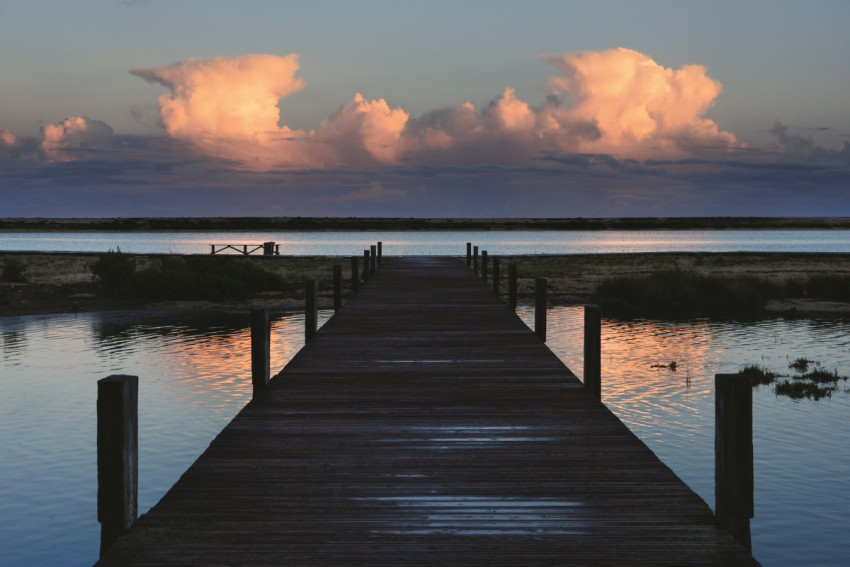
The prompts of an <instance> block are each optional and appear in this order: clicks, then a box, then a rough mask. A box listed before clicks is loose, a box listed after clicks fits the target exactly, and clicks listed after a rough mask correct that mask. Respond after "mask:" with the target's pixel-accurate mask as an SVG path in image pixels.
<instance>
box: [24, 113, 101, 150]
mask: <svg viewBox="0 0 850 567" xmlns="http://www.w3.org/2000/svg"><path fill="white" fill-rule="evenodd" d="M112 133H113V130H112V127H110V126H109V125H108V124H107V123H106V122H103V121H101V120H92V119H91V118H87V117H85V116H69V117H68V118H66V119H65V120H63V121H62V122H60V123H59V124H48V125H46V126H44V127H42V129H41V134H42V140H41V144H40V146H39V148H40V149H41V151H42V152H43V154H44V157H45V159H46V160H47V161H72V160H75V159H78V158H80V157H86V156H87V154H88V152H87V150H95V149H104V148H108V147H110V146H111V144H112Z"/></svg>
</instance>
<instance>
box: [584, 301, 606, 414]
mask: <svg viewBox="0 0 850 567" xmlns="http://www.w3.org/2000/svg"><path fill="white" fill-rule="evenodd" d="M584 387H585V388H587V391H588V392H590V393H591V394H593V396H594V397H595V398H597V399H601V398H602V317H601V315H600V312H599V306H597V305H585V306H584Z"/></svg>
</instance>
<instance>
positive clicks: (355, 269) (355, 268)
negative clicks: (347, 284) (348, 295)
mask: <svg viewBox="0 0 850 567" xmlns="http://www.w3.org/2000/svg"><path fill="white" fill-rule="evenodd" d="M358 264H360V258H358V257H357V256H352V257H351V291H357V283H358V282H359V281H360V266H359V265H358Z"/></svg>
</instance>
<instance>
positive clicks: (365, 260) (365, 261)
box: [362, 250, 369, 282]
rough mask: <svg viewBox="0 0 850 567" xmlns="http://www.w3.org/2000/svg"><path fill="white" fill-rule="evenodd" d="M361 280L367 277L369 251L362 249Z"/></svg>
mask: <svg viewBox="0 0 850 567" xmlns="http://www.w3.org/2000/svg"><path fill="white" fill-rule="evenodd" d="M362 279H363V281H364V282H365V281H366V280H368V279H369V251H368V250H364V251H363V278H362Z"/></svg>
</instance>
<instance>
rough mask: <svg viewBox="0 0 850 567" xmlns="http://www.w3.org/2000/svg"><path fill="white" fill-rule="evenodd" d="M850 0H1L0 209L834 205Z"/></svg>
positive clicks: (641, 209) (849, 58) (681, 212)
mask: <svg viewBox="0 0 850 567" xmlns="http://www.w3.org/2000/svg"><path fill="white" fill-rule="evenodd" d="M848 22H850V2H847V1H846V0H810V1H808V2H799V1H784V0H744V1H741V0H738V1H728V2H727V1H723V0H717V1H714V2H696V1H694V2H691V1H683V0H677V1H672V0H671V1H660V0H650V1H641V2H635V1H631V0H620V1H615V0H596V1H593V2H581V1H575V2H568V1H565V0H561V1H534V0H526V1H524V2H514V1H511V2H507V1H500V0H487V1H480V2H479V1H476V0H460V1H458V0H454V1H444V0H429V1H428V2H415V1H411V2H406V3H400V2H390V1H387V2H383V1H359V2H341V1H340V2H328V1H321V0H318V1H311V2H280V1H259V0H256V1H251V0H246V1H241V2H235V1H224V0H173V1H168V0H124V1H119V0H75V1H74V2H68V1H66V0H20V1H19V0H2V1H0V52H2V54H3V56H2V57H0V217H135V216H331V217H338V216H341V217H350V216H365V217H383V216H398V217H634V216H718V215H719V216H850V34H848V33H847V24H848Z"/></svg>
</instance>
